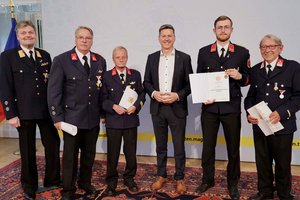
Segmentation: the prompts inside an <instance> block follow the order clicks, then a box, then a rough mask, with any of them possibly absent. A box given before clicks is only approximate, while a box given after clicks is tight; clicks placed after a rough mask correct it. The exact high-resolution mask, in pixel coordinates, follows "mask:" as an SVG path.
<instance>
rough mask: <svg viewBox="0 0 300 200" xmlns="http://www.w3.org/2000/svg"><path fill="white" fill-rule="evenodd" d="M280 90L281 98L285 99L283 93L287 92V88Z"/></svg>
mask: <svg viewBox="0 0 300 200" xmlns="http://www.w3.org/2000/svg"><path fill="white" fill-rule="evenodd" d="M279 92H280V95H279V98H280V99H283V98H284V95H283V93H285V90H279Z"/></svg>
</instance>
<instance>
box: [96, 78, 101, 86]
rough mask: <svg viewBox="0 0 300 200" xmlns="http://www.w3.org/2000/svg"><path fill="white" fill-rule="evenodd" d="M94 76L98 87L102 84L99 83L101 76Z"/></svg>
mask: <svg viewBox="0 0 300 200" xmlns="http://www.w3.org/2000/svg"><path fill="white" fill-rule="evenodd" d="M96 78H97V82H96V85H97V87H98V88H99V87H101V86H102V83H101V76H96Z"/></svg>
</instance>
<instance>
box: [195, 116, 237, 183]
mask: <svg viewBox="0 0 300 200" xmlns="http://www.w3.org/2000/svg"><path fill="white" fill-rule="evenodd" d="M201 123H202V131H203V150H202V168H203V178H202V183H207V184H211V183H214V175H215V157H216V151H215V148H216V143H217V136H218V130H219V125H220V123H221V124H222V126H223V130H224V136H225V141H226V147H227V156H228V164H227V187H228V188H230V187H233V186H236V185H237V184H238V180H239V178H240V174H241V172H240V130H241V114H240V113H230V114H217V113H210V112H205V111H202V114H201Z"/></svg>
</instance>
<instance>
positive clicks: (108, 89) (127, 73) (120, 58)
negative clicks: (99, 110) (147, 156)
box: [101, 47, 145, 196]
mask: <svg viewBox="0 0 300 200" xmlns="http://www.w3.org/2000/svg"><path fill="white" fill-rule="evenodd" d="M127 59H128V55H127V50H126V49H125V48H124V47H116V48H115V49H114V51H113V61H114V63H115V67H114V68H113V69H112V70H109V71H107V72H106V73H104V77H103V90H102V95H101V98H102V100H103V104H102V107H103V109H104V110H105V111H106V114H105V118H106V125H105V126H106V134H107V172H106V182H107V189H106V194H107V195H109V196H113V195H115V193H116V187H117V182H118V171H117V166H118V160H119V155H120V149H121V143H122V138H123V140H124V147H123V151H124V154H125V158H126V170H125V172H124V174H123V178H124V184H125V185H126V186H127V187H128V189H129V190H130V191H132V192H137V191H138V190H139V188H138V186H137V184H136V183H135V181H134V176H135V173H136V169H137V163H136V146H137V127H138V126H139V124H140V122H139V116H138V112H139V111H140V110H141V108H142V106H143V105H144V102H145V92H144V89H143V86H142V81H141V75H140V73H139V72H138V71H136V70H133V69H129V68H127V67H126V63H127Z"/></svg>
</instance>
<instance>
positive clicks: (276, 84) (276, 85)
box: [274, 82, 278, 91]
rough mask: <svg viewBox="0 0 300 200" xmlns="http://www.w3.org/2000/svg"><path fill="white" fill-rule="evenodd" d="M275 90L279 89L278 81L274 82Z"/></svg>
mask: <svg viewBox="0 0 300 200" xmlns="http://www.w3.org/2000/svg"><path fill="white" fill-rule="evenodd" d="M274 90H275V91H277V90H278V83H277V82H276V83H274Z"/></svg>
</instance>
